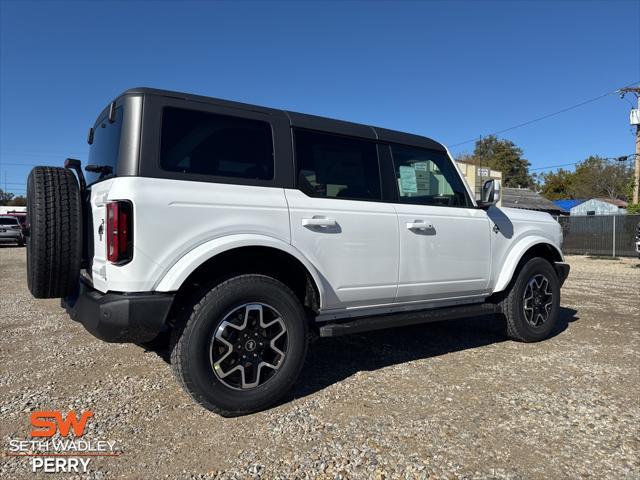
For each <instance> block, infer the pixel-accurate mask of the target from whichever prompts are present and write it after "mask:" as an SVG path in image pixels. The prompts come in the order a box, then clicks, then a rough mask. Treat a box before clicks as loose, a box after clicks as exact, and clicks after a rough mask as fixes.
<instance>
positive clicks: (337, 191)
mask: <svg viewBox="0 0 640 480" xmlns="http://www.w3.org/2000/svg"><path fill="white" fill-rule="evenodd" d="M294 144H295V159H296V162H295V163H296V186H297V188H296V189H286V190H285V193H286V197H287V203H288V204H289V215H290V221H291V242H292V245H293V246H294V247H296V248H297V249H298V250H299V251H300V252H302V253H303V254H304V255H305V256H306V257H307V258H308V259H309V260H310V261H311V262H312V263H313V264H314V266H315V267H316V268H317V269H318V271H319V272H320V274H321V276H322V277H323V279H324V280H325V282H326V284H327V285H326V287H328V288H327V289H328V292H327V295H326V298H325V304H324V308H326V309H332V308H344V307H350V306H359V305H370V304H384V303H391V302H393V300H394V297H395V293H396V287H397V279H398V227H397V217H396V213H395V210H394V208H393V206H392V205H391V204H388V203H384V202H382V193H381V182H380V166H379V160H378V146H377V144H376V142H374V141H372V140H368V139H362V138H351V137H345V136H340V135H333V134H329V133H324V132H317V131H310V130H295V132H294Z"/></svg>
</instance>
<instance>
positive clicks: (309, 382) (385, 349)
mask: <svg viewBox="0 0 640 480" xmlns="http://www.w3.org/2000/svg"><path fill="white" fill-rule="evenodd" d="M577 313H578V312H577V310H574V309H572V308H565V307H560V315H559V317H558V323H557V325H556V327H555V329H554V330H553V332H552V333H551V336H550V338H553V337H555V336H557V335H559V334H560V333H562V332H564V331H565V330H566V329H567V328H568V327H569V324H570V323H573V322H575V321H577V320H579V319H580V318H579V317H578V316H577V315H576V314H577ZM504 341H507V338H506V324H505V321H504V319H503V318H501V317H500V316H499V315H485V316H481V317H474V318H465V319H460V320H449V321H445V322H436V323H426V324H420V325H412V326H409V327H399V328H392V329H386V330H377V331H374V332H367V333H360V334H354V335H347V336H344V337H334V338H319V339H317V340H316V341H315V342H313V343H311V345H309V351H308V355H307V361H306V362H305V365H304V367H303V369H302V373H301V374H300V377H299V379H298V382H297V383H296V386H295V387H294V389H293V390H292V392H291V393H290V394H289V395H287V396H285V398H284V399H283V400H282V401H281V402H280V403H279V404H283V403H287V402H289V401H291V400H293V399H294V398H302V397H306V396H307V395H311V394H313V393H315V392H318V391H320V390H323V389H325V388H327V387H329V386H331V385H333V384H334V383H338V382H340V381H342V380H344V379H345V378H348V377H350V376H351V375H353V374H355V373H357V372H361V371H373V370H378V369H380V368H385V367H388V366H391V365H397V364H401V363H406V362H410V361H413V360H419V359H424V358H430V357H437V356H440V355H445V354H447V353H451V352H458V351H461V350H468V349H471V348H478V347H483V346H485V345H491V344H494V343H500V342H504ZM168 343H169V342H168V335H165V336H164V337H163V338H161V339H159V340H158V341H157V342H152V343H151V344H145V345H140V346H141V347H143V348H145V350H147V351H149V352H154V353H155V354H157V355H158V356H159V357H161V358H162V359H163V360H164V361H165V362H167V363H169V361H170V352H169V345H168Z"/></svg>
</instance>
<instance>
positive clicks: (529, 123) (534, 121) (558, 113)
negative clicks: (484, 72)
mask: <svg viewBox="0 0 640 480" xmlns="http://www.w3.org/2000/svg"><path fill="white" fill-rule="evenodd" d="M636 83H640V82H634V83H631V84H629V85H627V87H630V86H632V85H634V84H636ZM627 87H623V88H627ZM619 92H620V89H619V88H616V89H615V90H611V91H610V92H607V93H603V94H602V95H598V96H597V97H593V98H590V99H589V100H585V101H584V102H580V103H576V104H575V105H571V106H570V107H566V108H563V109H561V110H558V111H556V112H552V113H549V114H547V115H543V116H542V117H538V118H534V119H533V120H529V121H527V122H522V123H519V124H517V125H513V126H512V127H508V128H504V129H502V130H498V131H496V132H493V133H488V134H486V135H482V136H483V137H485V136H489V135H500V134H501V133H505V132H509V131H511V130H515V129H516V128H521V127H526V126H527V125H531V124H532V123H536V122H540V121H542V120H546V119H547V118H551V117H555V116H556V115H560V114H561V113H565V112H568V111H570V110H574V109H576V108H579V107H582V106H584V105H588V104H589V103H593V102H596V101H598V100H600V99H602V98H605V97H608V96H609V95H613V94H614V93H619ZM476 140H478V137H475V138H471V139H469V140H465V141H464V142H458V143H454V144H451V145H449V146H450V147H457V146H459V145H465V144H467V143H471V142H475V141H476Z"/></svg>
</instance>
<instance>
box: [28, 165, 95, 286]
mask: <svg viewBox="0 0 640 480" xmlns="http://www.w3.org/2000/svg"><path fill="white" fill-rule="evenodd" d="M81 212H82V206H81V203H80V190H79V188H78V182H77V180H76V177H75V175H74V174H73V172H71V171H70V170H68V169H65V168H56V167H35V168H34V169H33V170H31V173H29V178H28V180H27V233H28V236H27V241H26V243H27V285H28V286H29V290H30V291H31V294H32V295H33V296H34V297H36V298H57V297H66V296H67V295H70V294H71V293H73V291H74V290H75V289H76V288H77V285H78V280H79V275H80V260H81V256H82V243H81V231H82V224H81V222H82V213H81Z"/></svg>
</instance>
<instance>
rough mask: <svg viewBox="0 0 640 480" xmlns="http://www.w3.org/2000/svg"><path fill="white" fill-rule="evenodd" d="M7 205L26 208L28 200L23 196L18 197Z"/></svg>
mask: <svg viewBox="0 0 640 480" xmlns="http://www.w3.org/2000/svg"><path fill="white" fill-rule="evenodd" d="M7 205H9V206H10V207H26V206H27V198H26V197H23V196H22V195H18V196H17V197H14V198H12V199H11V200H9V201H8V202H7Z"/></svg>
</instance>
